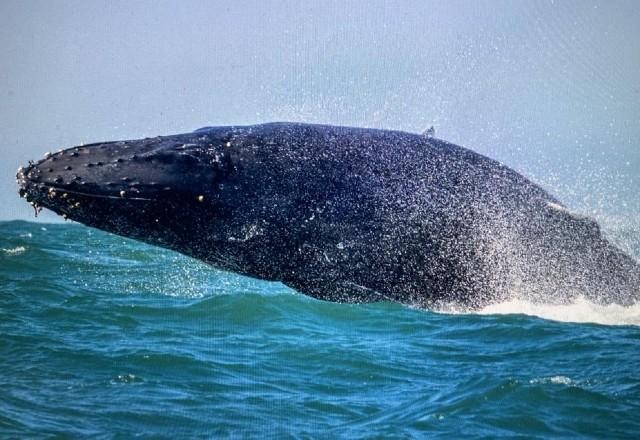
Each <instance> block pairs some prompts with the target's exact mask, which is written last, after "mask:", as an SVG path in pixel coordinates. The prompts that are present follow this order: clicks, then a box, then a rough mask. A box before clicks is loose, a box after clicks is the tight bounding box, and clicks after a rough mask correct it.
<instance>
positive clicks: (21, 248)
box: [0, 246, 26, 257]
mask: <svg viewBox="0 0 640 440" xmlns="http://www.w3.org/2000/svg"><path fill="white" fill-rule="evenodd" d="M0 250H2V252H3V253H4V254H5V255H7V256H9V257H13V256H16V255H22V254H24V251H26V248H25V247H24V246H17V247H14V248H11V249H5V248H2V249H0Z"/></svg>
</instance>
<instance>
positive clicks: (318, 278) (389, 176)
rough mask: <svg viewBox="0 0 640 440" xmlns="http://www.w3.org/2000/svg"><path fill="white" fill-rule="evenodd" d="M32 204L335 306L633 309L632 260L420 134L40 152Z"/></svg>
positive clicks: (272, 126) (542, 194)
mask: <svg viewBox="0 0 640 440" xmlns="http://www.w3.org/2000/svg"><path fill="white" fill-rule="evenodd" d="M17 179H18V183H19V186H20V195H21V196H23V197H26V199H27V201H29V202H31V203H32V204H33V205H34V206H35V207H36V209H39V208H41V207H45V208H48V209H50V210H52V211H54V212H56V213H58V214H60V215H63V216H65V218H69V219H71V220H75V221H78V222H80V223H84V224H86V225H88V226H92V227H95V228H99V229H102V230H105V231H108V232H112V233H115V234H119V235H122V236H126V237H131V238H134V239H137V240H141V241H144V242H147V243H151V244H153V245H158V246H162V247H165V248H169V249H173V250H175V251H178V252H181V253H183V254H185V255H188V256H190V257H194V258H197V259H199V260H202V261H205V262H207V263H209V264H210V265H212V266H215V267H216V268H220V269H223V270H226V271H233V272H237V273H240V274H244V275H248V276H251V277H255V278H259V279H264V280H271V281H280V282H283V283H284V284H286V285H288V286H291V287H293V288H294V289H296V290H298V291H300V292H302V293H305V294H307V295H311V296H313V297H316V298H320V299H323V300H329V301H338V302H356V303H359V302H371V301H383V300H389V301H397V302H401V303H405V304H411V305H415V306H418V307H431V308H434V307H440V306H443V305H448V304H455V305H458V306H461V307H466V308H477V307H482V306H484V305H486V304H489V303H492V302H497V301H502V300H505V299H509V298H513V297H524V298H526V299H529V300H533V301H544V302H556V303H565V302H568V301H571V300H573V299H575V298H576V297H578V296H584V297H586V298H588V299H590V300H592V301H597V302H599V303H610V302H614V303H619V304H630V303H634V302H635V301H636V299H637V295H638V293H639V292H640V269H639V266H638V264H637V263H636V261H635V260H634V259H633V258H631V257H630V256H628V255H626V254H625V253H624V252H622V251H621V250H620V249H618V248H617V247H615V246H614V245H612V244H611V243H610V242H608V241H607V239H606V238H605V237H604V236H603V234H602V233H601V231H600V228H599V226H598V225H597V223H596V222H595V221H593V220H592V219H590V218H587V217H584V216H581V215H577V214H575V213H573V212H571V211H570V210H568V209H567V208H566V207H564V206H563V205H562V203H561V202H560V201H559V200H558V199H556V198H555V197H553V196H551V195H550V194H549V193H547V192H546V191H545V190H543V189H542V188H541V187H540V186H538V185H536V184H534V183H532V182H531V181H529V180H528V179H527V178H525V177H524V176H522V175H520V174H518V173H517V172H515V171H513V170H512V169H510V168H508V167H507V166H504V165H503V164H501V163H499V162H497V161H494V160H492V159H489V158H487V157H485V156H482V155H480V154H478V153H475V152H473V151H471V150H469V149H466V148H463V147H460V146H457V145H454V144H451V143H449V142H446V141H443V140H440V139H437V138H435V137H434V136H433V133H429V134H425V135H417V134H411V133H406V132H400V131H388V130H377V129H363V128H351V127H337V126H329V125H313V124H302V123H268V124H261V125H253V126H228V127H206V128H202V129H199V130H196V131H195V132H192V133H187V134H178V135H172V136H160V137H155V138H146V139H141V140H129V141H118V142H102V143H96V144H91V145H83V146H77V147H73V148H69V149H67V150H64V151H60V152H58V153H55V154H47V155H45V158H44V159H42V160H40V161H39V162H37V163H30V164H29V165H28V166H27V167H25V168H21V169H19V170H18V174H17Z"/></svg>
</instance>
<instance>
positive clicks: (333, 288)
mask: <svg viewBox="0 0 640 440" xmlns="http://www.w3.org/2000/svg"><path fill="white" fill-rule="evenodd" d="M283 283H284V284H285V285H287V286H288V287H291V288H292V289H295V290H297V291H298V292H300V293H303V294H305V295H308V296H312V297H314V298H316V299H321V300H323V301H331V302H339V303H355V304H360V303H368V302H377V301H393V300H392V299H391V298H388V297H386V296H385V295H384V294H382V293H380V292H378V291H376V290H374V289H370V288H368V287H365V286H361V285H359V284H356V283H353V282H351V281H341V280H335V281H327V280H321V279H309V280H288V281H283Z"/></svg>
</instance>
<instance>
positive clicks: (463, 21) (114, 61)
mask: <svg viewBox="0 0 640 440" xmlns="http://www.w3.org/2000/svg"><path fill="white" fill-rule="evenodd" d="M639 23H640V3H639V2H637V1H633V0H632V1H628V2H617V1H614V2H610V1H607V2H587V1H576V2H569V1H540V2H532V1H524V2H518V1H511V0H509V1H505V2H501V1H449V0H447V1H441V2H427V1H404V2H403V1H393V2H391V1H389V2H370V1H362V2H350V1H344V0H341V1H322V2H306V1H289V2H286V1H256V2H244V1H238V2H228V1H225V2H211V1H207V2H196V1H175V2H164V1H162V2H161V1H133V2H131V1H126V2H118V1H105V2H98V1H84V0H83V1H9V0H2V1H1V2H0V59H1V60H2V68H1V69H0V97H1V99H0V149H1V152H2V155H1V159H0V189H1V191H0V206H1V207H0V219H7V218H32V216H33V212H32V210H31V209H30V207H29V206H28V205H27V204H26V203H24V201H22V200H20V199H19V198H18V196H17V192H16V185H15V183H14V176H15V169H16V168H17V167H18V165H20V164H24V163H26V162H27V160H29V159H35V158H39V157H40V156H42V154H43V153H44V152H46V151H49V150H57V149H59V148H66V147H69V146H73V145H76V144H79V143H86V142H94V141H100V140H115V139H126V138H138V137H146V136H155V135H158V134H172V133H177V132H186V131H191V130H193V129H196V128H198V127H201V126H205V125H218V124H249V123H258V122H266V121H276V120H295V121H307V122H323V123H333V124H348V125H357V126H369V127H383V128H393V129H402V130H408V131H422V130H423V129H425V128H426V127H428V126H430V125H432V124H433V125H435V127H436V135H437V136H438V137H441V138H444V139H448V140H451V141H454V142H456V143H460V144H462V145H464V146H467V147H470V148H472V149H475V150H477V151H479V152H482V153H484V154H487V155H490V156H492V157H494V158H497V159H500V160H503V161H504V162H506V163H507V164H509V165H511V166H512V167H514V168H516V169H518V170H520V171H522V172H525V173H526V174H527V175H529V176H532V177H534V178H535V180H537V181H540V182H543V183H544V184H545V185H547V187H548V188H551V189H552V190H553V192H554V193H555V194H556V195H557V196H559V197H560V198H561V199H562V200H565V201H567V202H568V203H569V204H571V205H572V206H574V207H577V208H579V209H582V210H589V211H591V210H593V209H595V210H598V212H599V213H603V212H608V213H618V212H631V213H635V214H637V213H638V212H640V200H639V199H640V196H639V194H640V148H639V147H640V26H639V25H638V24H639ZM45 218H46V219H52V218H53V217H45Z"/></svg>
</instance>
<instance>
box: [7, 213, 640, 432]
mask: <svg viewBox="0 0 640 440" xmlns="http://www.w3.org/2000/svg"><path fill="white" fill-rule="evenodd" d="M636 251H637V250H636ZM639 307H640V306H631V307H621V306H617V305H609V306H600V305H596V304H592V303H589V302H587V301H584V300H578V301H577V302H576V303H575V304H571V305H565V306H551V305H544V304H543V305H541V304H532V303H527V302H526V301H515V300H514V301H510V302H507V303H504V304H497V305H493V306H490V307H487V308H485V309H484V310H481V311H479V312H477V313H460V312H453V311H452V312H451V313H442V312H440V313H435V312H432V311H427V310H419V309H413V308H410V307H406V306H402V305H399V304H392V303H376V304H367V305H347V304H334V303H328V302H323V301H318V300H315V299H312V298H309V297H307V296H304V295H301V294H298V293H296V292H295V291H293V290H291V289H288V288H287V287H285V286H283V285H282V284H278V283H267V282H260V281H256V280H252V279H248V278H244V277H240V276H238V275H234V274H230V273H226V272H221V271H218V270H215V269H213V268H211V267H208V266H206V265H204V264H202V263H200V262H198V261H195V260H192V259H189V258H186V257H183V256H180V255H178V254H176V253H173V252H170V251H166V250H163V249H160V248H156V247H150V246H147V245H144V244H141V243H138V242H135V241H132V240H127V239H123V238H120V237H116V236H113V235H109V234H106V233H102V232H99V231H96V230H93V229H90V228H86V227H83V226H80V225H76V224H45V223H30V222H20V221H15V222H2V223H0V438H38V437H61V438H78V437H91V438H133V437H142V438H146V437H153V438H176V437H180V438H278V439H280V438H331V439H333V438H438V437H439V438H447V439H449V438H496V437H518V436H520V437H523V438H550V437H553V438H576V437H582V438H638V436H640V371H639V366H640V327H638V325H640V308H639Z"/></svg>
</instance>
